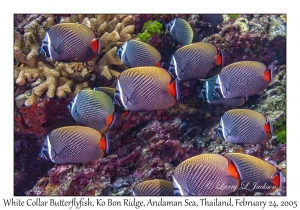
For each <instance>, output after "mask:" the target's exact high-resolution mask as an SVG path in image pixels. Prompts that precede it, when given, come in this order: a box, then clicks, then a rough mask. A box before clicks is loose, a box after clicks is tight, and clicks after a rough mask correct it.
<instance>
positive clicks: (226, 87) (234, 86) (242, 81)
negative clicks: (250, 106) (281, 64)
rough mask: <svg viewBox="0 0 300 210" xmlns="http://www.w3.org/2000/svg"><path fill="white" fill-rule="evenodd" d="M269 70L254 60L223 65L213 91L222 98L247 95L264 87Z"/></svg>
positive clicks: (255, 92)
mask: <svg viewBox="0 0 300 210" xmlns="http://www.w3.org/2000/svg"><path fill="white" fill-rule="evenodd" d="M269 71H270V70H266V66H265V65H264V64H262V63H260V62H256V61H241V62H236V63H233V64H230V65H228V66H226V67H224V68H223V69H222V70H221V72H220V74H219V75H218V77H217V80H216V84H215V92H217V93H218V94H219V95H221V97H223V98H238V97H247V96H252V95H255V94H258V93H260V92H262V91H264V90H265V89H266V87H267V86H268V85H269V81H270V74H269Z"/></svg>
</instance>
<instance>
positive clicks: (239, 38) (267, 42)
mask: <svg viewBox="0 0 300 210" xmlns="http://www.w3.org/2000/svg"><path fill="white" fill-rule="evenodd" d="M279 16H280V15H259V14H255V15H239V16H238V18H237V19H228V20H225V21H224V22H223V23H222V27H221V28H220V29H219V30H220V31H219V32H218V33H215V34H212V35H210V36H208V37H206V38H204V39H203V40H202V41H204V42H209V43H211V44H213V45H215V46H217V47H219V48H220V49H223V50H224V54H225V66H226V65H228V64H231V63H234V62H237V61H244V60H252V61H259V62H262V63H264V64H265V65H269V64H270V63H271V62H273V61H274V60H276V59H277V60H278V61H279V64H285V63H286V37H285V34H284V33H283V31H284V32H285V24H284V23H283V22H282V21H281V20H280V19H279ZM237 21H239V24H237ZM197 27H199V26H197ZM270 27H272V29H270V30H271V32H270V30H269V28H270ZM241 32H243V33H241ZM202 33H205V31H204V32H201V33H199V34H198V35H196V38H195V39H197V36H201V37H203V36H202Z"/></svg>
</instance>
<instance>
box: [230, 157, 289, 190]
mask: <svg viewBox="0 0 300 210" xmlns="http://www.w3.org/2000/svg"><path fill="white" fill-rule="evenodd" d="M225 156H226V157H227V158H228V159H229V160H232V161H233V162H234V164H235V165H236V167H237V169H238V171H239V174H240V179H241V186H240V188H244V189H248V190H250V191H252V192H264V193H271V192H273V191H275V190H276V189H277V188H278V187H279V188H280V187H281V184H282V176H283V174H282V172H281V171H279V169H277V168H275V167H274V166H273V165H271V164H269V163H267V162H265V161H263V160H261V159H259V158H257V157H254V156H251V155H246V154H241V153H227V154H225Z"/></svg>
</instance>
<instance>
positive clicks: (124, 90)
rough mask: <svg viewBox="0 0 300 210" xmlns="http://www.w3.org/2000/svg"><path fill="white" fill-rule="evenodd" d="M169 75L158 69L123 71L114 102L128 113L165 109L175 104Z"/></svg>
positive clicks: (143, 68)
mask: <svg viewBox="0 0 300 210" xmlns="http://www.w3.org/2000/svg"><path fill="white" fill-rule="evenodd" d="M174 93H175V85H174V86H173V82H172V77H171V75H170V74H169V73H168V72H167V71H166V70H164V69H162V68H159V67H151V66H150V67H148V66H147V67H138V68H131V69H128V70H126V71H123V72H122V73H121V74H120V75H119V77H118V80H117V88H116V94H115V101H116V102H117V104H118V105H120V106H122V107H124V108H125V109H127V110H129V111H145V110H148V111H149V110H158V109H166V108H169V107H171V106H173V105H174V104H175V96H174V95H175V94H174Z"/></svg>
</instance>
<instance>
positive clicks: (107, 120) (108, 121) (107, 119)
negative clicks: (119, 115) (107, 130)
mask: <svg viewBox="0 0 300 210" xmlns="http://www.w3.org/2000/svg"><path fill="white" fill-rule="evenodd" d="M113 119H114V114H111V115H109V116H108V117H107V118H106V125H107V126H109V125H110V124H111V122H112V121H113Z"/></svg>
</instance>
